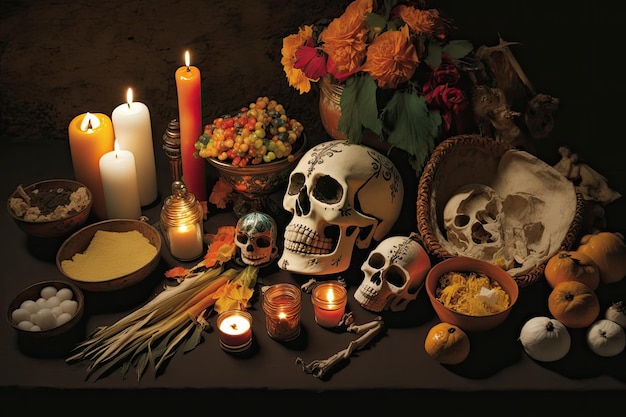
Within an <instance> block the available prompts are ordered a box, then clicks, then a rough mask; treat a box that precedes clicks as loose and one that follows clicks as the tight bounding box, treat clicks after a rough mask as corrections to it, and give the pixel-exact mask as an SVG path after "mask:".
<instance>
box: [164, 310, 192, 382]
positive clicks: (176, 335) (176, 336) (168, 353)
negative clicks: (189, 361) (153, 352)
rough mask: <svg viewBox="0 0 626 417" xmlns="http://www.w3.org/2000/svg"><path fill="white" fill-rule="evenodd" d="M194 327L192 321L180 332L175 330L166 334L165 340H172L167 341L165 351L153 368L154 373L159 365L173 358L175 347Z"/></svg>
mask: <svg viewBox="0 0 626 417" xmlns="http://www.w3.org/2000/svg"><path fill="white" fill-rule="evenodd" d="M195 326H196V323H195V322H193V321H192V322H191V323H189V324H188V325H187V327H186V328H185V329H182V331H180V332H179V330H178V329H176V330H174V331H172V332H170V334H168V336H167V339H170V338H172V336H173V338H172V340H171V341H168V344H167V349H166V350H165V353H164V354H163V356H161V358H160V359H159V361H158V362H157V364H156V365H155V367H154V371H155V372H157V371H158V370H159V368H161V365H163V364H164V363H165V361H166V360H167V359H169V358H171V357H172V356H174V354H175V353H176V347H177V346H178V345H179V344H180V343H181V342H182V341H183V340H184V339H185V338H186V337H187V335H188V334H189V332H191V331H192V330H193V329H194V328H195Z"/></svg>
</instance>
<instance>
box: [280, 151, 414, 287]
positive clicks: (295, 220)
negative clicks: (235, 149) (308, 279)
mask: <svg viewBox="0 0 626 417" xmlns="http://www.w3.org/2000/svg"><path fill="white" fill-rule="evenodd" d="M403 199H404V186H403V183H402V178H401V177H400V174H399V172H398V170H397V169H396V167H395V165H394V164H393V162H391V160H390V159H389V158H387V157H386V156H384V155H382V154H381V153H379V152H377V151H375V150H373V149H371V148H369V147H367V146H363V145H358V144H352V143H349V142H348V141H345V140H335V141H328V142H324V143H321V144H319V145H317V146H315V147H313V148H312V149H310V150H309V151H307V153H306V154H304V155H303V156H302V158H301V159H300V161H299V162H298V165H297V166H296V167H295V168H294V170H293V171H292V172H291V174H290V176H289V184H288V186H287V191H286V192H285V195H284V198H283V207H284V208H285V210H287V211H289V212H291V214H292V215H293V217H292V219H291V221H290V222H289V224H288V225H287V227H286V228H285V234H284V249H283V253H282V257H281V258H280V260H279V261H278V265H279V267H280V268H281V269H284V270H287V271H292V272H296V273H307V274H313V275H325V274H333V273H337V272H342V271H345V270H346V269H348V267H349V266H350V261H351V259H352V253H353V250H354V249H355V248H359V249H366V248H368V247H369V246H370V244H371V242H372V239H374V240H376V241H380V240H382V239H383V238H384V237H385V235H387V233H388V232H389V231H390V230H391V228H392V227H393V225H394V223H395V222H396V220H397V219H398V216H399V215H400V210H401V209H402V202H403Z"/></svg>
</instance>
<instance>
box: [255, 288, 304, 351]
mask: <svg viewBox="0 0 626 417" xmlns="http://www.w3.org/2000/svg"><path fill="white" fill-rule="evenodd" d="M263 297H264V298H263V311H264V312H265V327H266V330H267V333H268V334H269V335H270V337H272V339H274V340H278V341H280V342H288V341H291V340H294V339H296V338H297V337H298V336H299V335H300V310H301V308H302V295H301V294H300V288H298V287H296V286H295V285H293V284H287V283H283V284H274V285H272V286H270V287H269V288H268V289H267V290H265V293H264V294H263Z"/></svg>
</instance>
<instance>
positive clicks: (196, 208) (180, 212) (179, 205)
mask: <svg viewBox="0 0 626 417" xmlns="http://www.w3.org/2000/svg"><path fill="white" fill-rule="evenodd" d="M203 218H204V210H203V209H202V205H201V204H200V202H199V201H198V200H196V197H195V196H194V195H193V194H191V193H189V192H187V187H186V186H185V184H184V183H183V182H182V181H174V182H173V183H172V195H171V196H169V197H168V198H167V199H166V200H165V203H164V204H163V208H162V209H161V230H162V232H163V236H165V242H166V243H167V245H168V247H169V250H170V253H171V254H172V256H173V257H174V258H176V259H178V260H180V261H191V260H193V259H197V258H199V257H200V256H202V254H203V252H204V231H203Z"/></svg>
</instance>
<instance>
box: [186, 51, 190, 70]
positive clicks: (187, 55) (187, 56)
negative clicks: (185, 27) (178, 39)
mask: <svg viewBox="0 0 626 417" xmlns="http://www.w3.org/2000/svg"><path fill="white" fill-rule="evenodd" d="M190 61H191V59H190V58H189V51H185V66H186V67H187V72H189V71H191V69H190V68H189V66H190V65H191V62H190Z"/></svg>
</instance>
